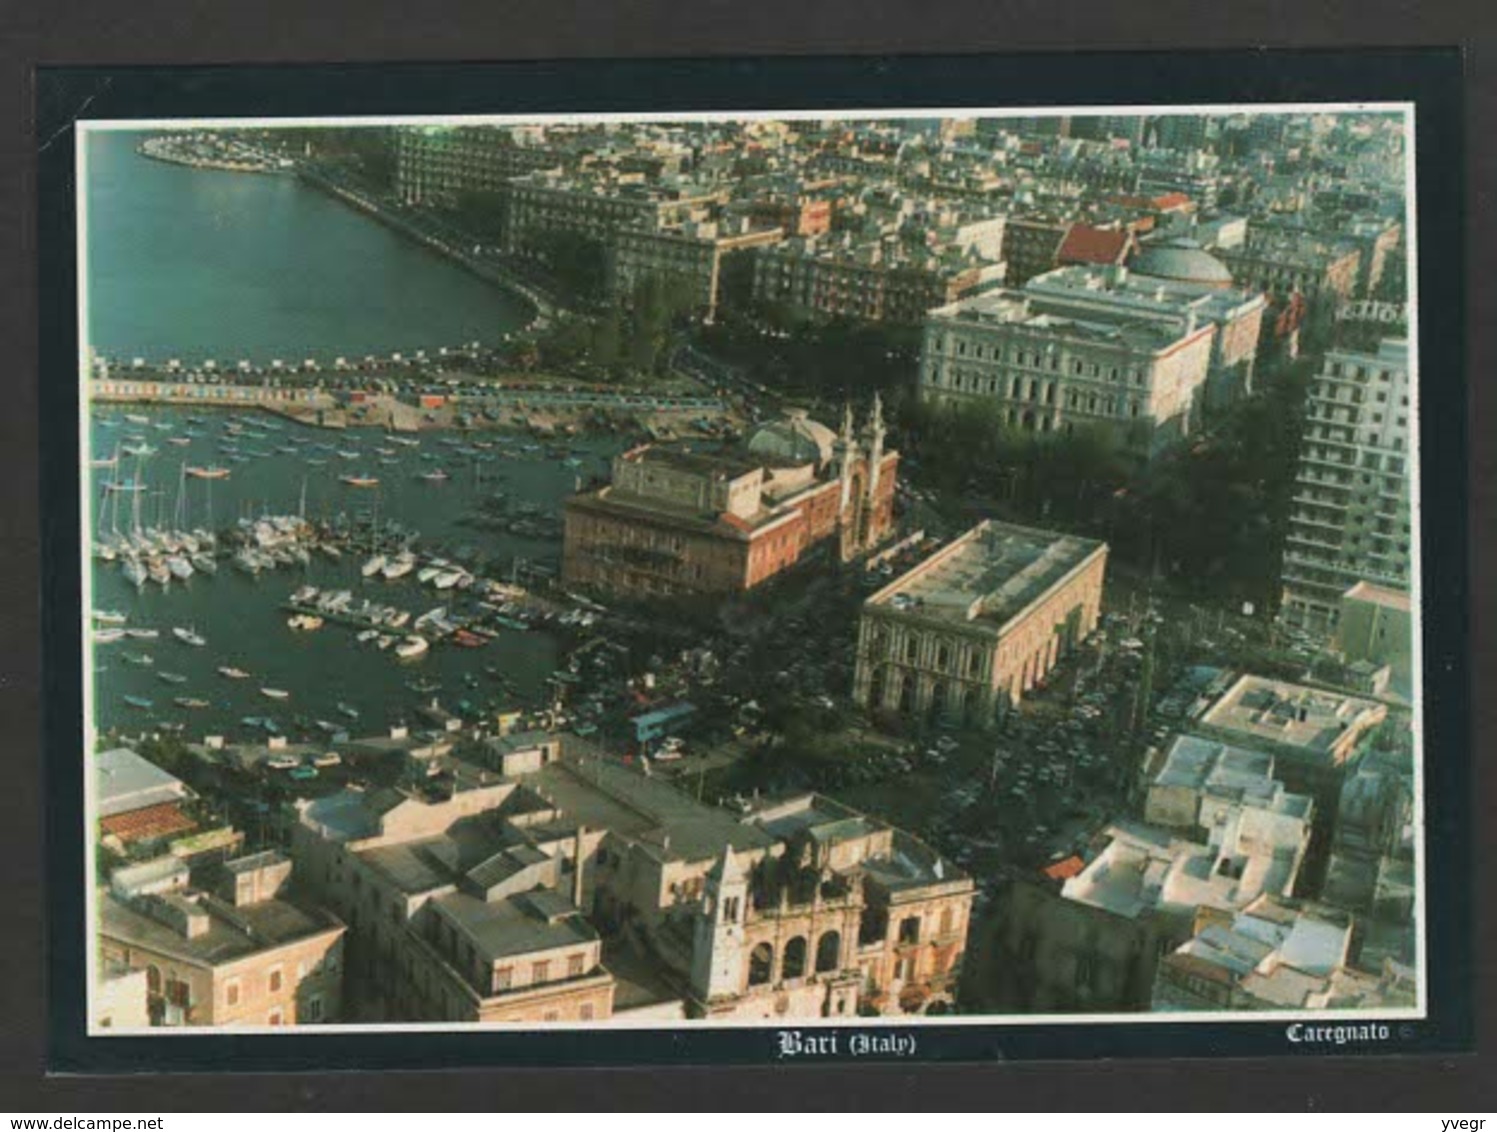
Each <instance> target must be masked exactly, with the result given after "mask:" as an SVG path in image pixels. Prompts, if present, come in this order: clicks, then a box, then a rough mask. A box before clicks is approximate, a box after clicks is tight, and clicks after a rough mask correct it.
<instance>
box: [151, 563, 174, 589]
mask: <svg viewBox="0 0 1497 1132" xmlns="http://www.w3.org/2000/svg"><path fill="white" fill-rule="evenodd" d="M146 574H147V575H148V576H149V577H150V579H151V581H153V582H155V583H156V584H157V585H161V586H165V585H168V584H170V582H171V580H172V572H171V569H170V568H169V567H168V566H167V564H166V563H165V562H163V561H162V560H161V559H159V558H152V559H150V560H148V561H147V562H146Z"/></svg>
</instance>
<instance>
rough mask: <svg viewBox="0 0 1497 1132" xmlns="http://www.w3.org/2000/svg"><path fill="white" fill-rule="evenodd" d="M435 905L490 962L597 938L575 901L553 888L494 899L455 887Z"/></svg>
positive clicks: (570, 945) (593, 940)
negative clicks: (455, 890) (471, 893)
mask: <svg viewBox="0 0 1497 1132" xmlns="http://www.w3.org/2000/svg"><path fill="white" fill-rule="evenodd" d="M432 907H433V908H434V909H435V910H436V911H437V912H438V914H439V915H441V916H442V917H443V918H444V919H446V920H448V921H449V922H450V923H451V924H452V925H453V926H454V927H456V928H457V929H458V930H460V931H461V932H462V933H463V934H464V935H465V936H467V937H468V939H470V940H471V941H472V942H473V946H474V948H475V949H476V950H477V951H478V952H479V954H481V955H482V956H483V957H484V958H485V959H487V960H490V961H492V960H495V959H503V958H505V957H507V956H515V955H528V954H531V953H533V952H537V951H550V950H552V949H555V948H560V947H572V946H576V945H578V944H585V943H594V942H596V941H597V939H598V933H597V932H596V931H595V930H594V929H593V927H592V925H591V924H589V923H588V922H587V921H586V920H585V919H583V918H582V914H581V912H580V911H579V910H578V908H577V907H576V905H574V904H573V903H572V902H571V901H570V900H568V899H567V898H566V897H564V896H562V895H560V894H559V893H556V892H552V891H550V890H549V889H544V890H541V891H538V892H527V893H523V894H521V895H519V896H507V897H505V898H504V899H502V900H494V901H483V900H480V899H478V898H477V897H475V896H469V895H468V894H467V893H465V892H453V893H449V894H447V895H445V896H439V897H437V898H436V899H435V900H433V901H432Z"/></svg>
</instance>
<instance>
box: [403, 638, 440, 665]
mask: <svg viewBox="0 0 1497 1132" xmlns="http://www.w3.org/2000/svg"><path fill="white" fill-rule="evenodd" d="M429 648H431V645H430V644H429V643H428V642H427V640H426V638H425V637H407V638H406V639H405V640H403V641H401V642H400V644H398V645H396V646H395V655H396V656H398V657H400V659H401V660H415V659H416V658H417V657H418V656H422V655H423V654H425V652H426V651H427V649H429Z"/></svg>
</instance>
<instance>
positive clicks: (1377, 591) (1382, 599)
mask: <svg viewBox="0 0 1497 1132" xmlns="http://www.w3.org/2000/svg"><path fill="white" fill-rule="evenodd" d="M1341 600H1342V601H1364V602H1367V603H1368V604H1369V605H1381V606H1383V607H1384V608H1387V609H1397V610H1400V611H1401V612H1403V613H1408V612H1409V610H1410V608H1411V604H1410V601H1409V595H1408V594H1407V593H1406V592H1404V591H1403V590H1392V589H1389V588H1388V587H1387V586H1378V585H1374V584H1373V583H1371V582H1358V583H1357V584H1356V585H1354V586H1352V588H1351V589H1349V590H1347V591H1346V592H1345V593H1344V594H1342V595H1341Z"/></svg>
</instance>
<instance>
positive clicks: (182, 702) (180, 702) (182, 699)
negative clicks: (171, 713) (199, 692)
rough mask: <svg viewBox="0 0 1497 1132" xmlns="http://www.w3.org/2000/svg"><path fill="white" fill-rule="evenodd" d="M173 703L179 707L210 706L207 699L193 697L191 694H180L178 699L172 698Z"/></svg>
mask: <svg viewBox="0 0 1497 1132" xmlns="http://www.w3.org/2000/svg"><path fill="white" fill-rule="evenodd" d="M172 703H174V704H176V705H177V706H178V707H184V708H193V709H196V708H205V707H207V706H208V701H207V700H197V699H193V697H191V696H178V697H177V698H176V699H174V700H172Z"/></svg>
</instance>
